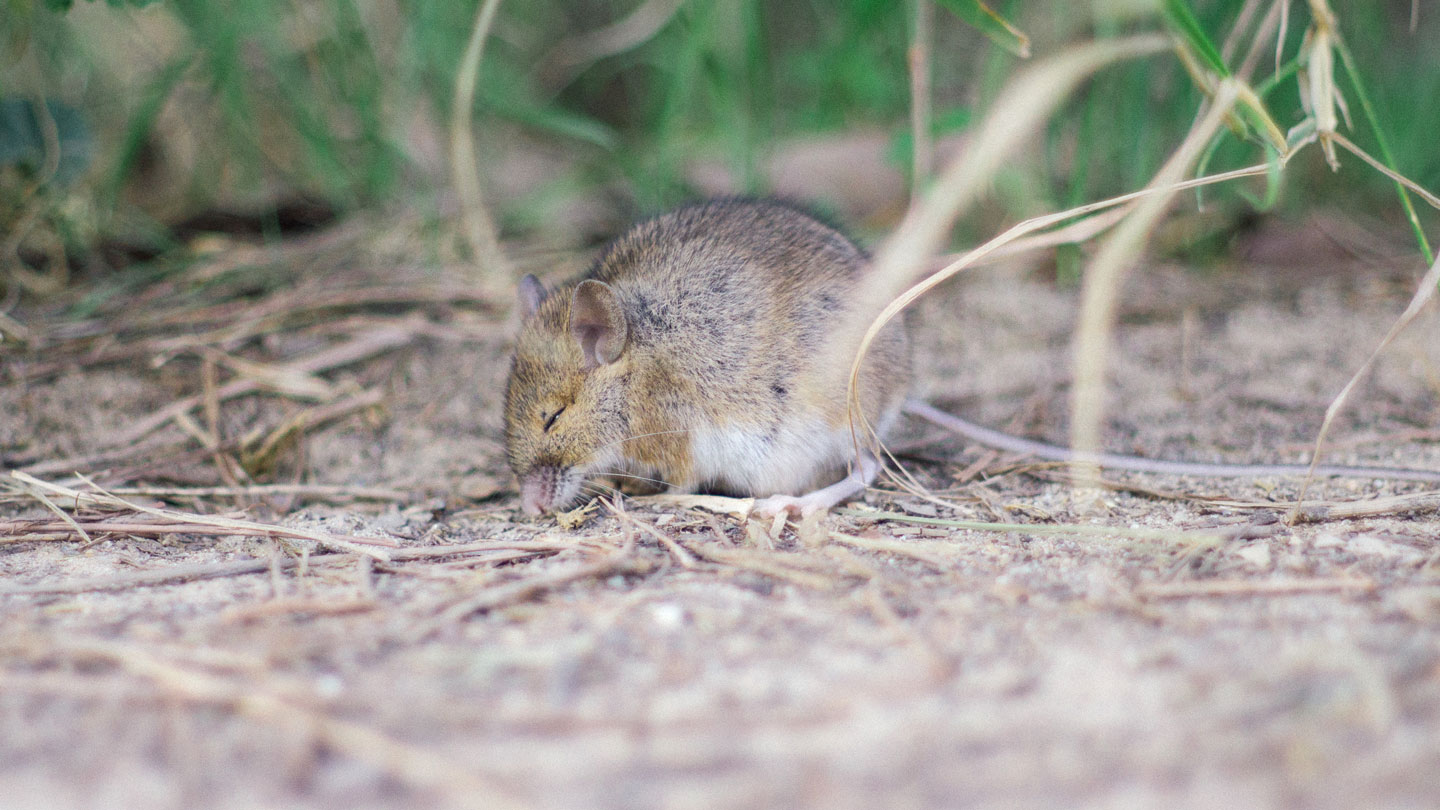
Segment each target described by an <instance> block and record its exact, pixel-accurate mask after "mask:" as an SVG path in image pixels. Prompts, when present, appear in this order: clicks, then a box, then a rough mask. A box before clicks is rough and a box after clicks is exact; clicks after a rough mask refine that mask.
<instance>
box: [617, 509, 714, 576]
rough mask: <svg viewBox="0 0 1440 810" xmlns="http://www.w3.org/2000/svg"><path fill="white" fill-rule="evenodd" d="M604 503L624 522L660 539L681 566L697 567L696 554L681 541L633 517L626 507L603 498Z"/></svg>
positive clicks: (661, 543)
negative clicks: (618, 505)
mask: <svg viewBox="0 0 1440 810" xmlns="http://www.w3.org/2000/svg"><path fill="white" fill-rule="evenodd" d="M602 503H605V505H606V506H608V507H609V509H610V514H612V515H614V516H615V517H617V518H619V519H620V520H621V521H622V522H624V523H628V524H630V525H631V526H634V527H635V528H637V529H639V530H641V531H643V532H645V533H646V534H648V535H650V536H651V537H654V538H655V539H656V540H659V541H660V545H662V546H664V547H665V548H666V549H667V550H669V552H670V555H671V556H672V557H674V558H675V562H678V563H680V566H681V567H682V568H694V567H695V557H694V555H692V554H691V553H690V552H688V551H686V550H685V549H684V548H683V547H682V546H681V545H680V544H679V543H677V542H675V540H674V539H673V538H671V537H670V536H669V535H667V534H666V533H664V532H662V531H660V530H659V529H658V528H656V527H654V526H651V525H650V524H649V523H646V522H645V521H643V520H640V519H638V518H635V517H631V516H630V514H629V513H627V512H626V511H625V510H624V509H620V508H617V507H616V506H614V505H612V504H610V503H609V502H608V501H603V500H602Z"/></svg>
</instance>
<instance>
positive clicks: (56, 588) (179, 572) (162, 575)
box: [0, 557, 299, 596]
mask: <svg viewBox="0 0 1440 810" xmlns="http://www.w3.org/2000/svg"><path fill="white" fill-rule="evenodd" d="M297 565H299V560H296V559H294V558H290V557H283V558H281V559H279V560H272V559H270V558H265V559H255V560H230V561H227V562H219V563H195V564H192V565H170V566H165V567H162V568H156V569H152V570H145V571H139V572H136V573H133V574H116V575H114V576H108V577H87V578H84V579H70V580H62V581H60V582H39V583H35V584H33V585H0V596H21V595H24V596H38V595H46V594H76V593H95V592H98V591H127V590H130V589H132V588H143V587H148V586H151V585H178V584H180V583H183V582H195V581H197V580H202V579H216V578H219V577H236V576H243V575H245V574H263V573H265V572H267V571H269V570H271V569H272V568H274V567H277V566H278V567H279V568H281V569H290V568H294V567H295V566H297Z"/></svg>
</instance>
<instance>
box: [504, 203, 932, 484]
mask: <svg viewBox="0 0 1440 810" xmlns="http://www.w3.org/2000/svg"><path fill="white" fill-rule="evenodd" d="M867 267H868V265H867V259H866V256H865V255H864V253H863V252H862V251H861V250H860V249H859V248H858V247H856V246H855V245H854V243H852V242H851V241H850V240H849V239H848V238H846V237H845V236H844V235H842V234H841V233H839V232H838V231H836V230H834V229H833V228H830V227H829V226H827V225H824V224H823V223H821V222H819V221H818V220H816V219H814V218H813V217H811V216H809V215H808V214H805V213H803V212H801V211H799V210H797V209H795V208H792V207H789V206H787V205H784V204H781V203H776V202H772V201H748V200H719V201H712V202H707V203H700V204H696V205H692V206H688V207H685V208H681V209H678V210H676V211H672V212H670V213H668V214H665V215H662V216H660V217H657V218H655V219H651V220H648V221H646V222H642V223H640V224H638V225H636V226H634V227H633V228H631V229H630V230H629V231H627V232H626V233H625V234H623V235H622V236H620V237H619V238H618V239H616V240H615V241H614V242H613V243H611V244H610V245H609V246H608V247H607V248H606V249H605V250H604V251H603V252H602V253H601V255H600V257H599V258H598V259H597V261H596V262H595V264H594V265H593V266H592V267H591V268H590V269H589V270H588V271H587V272H586V273H585V274H584V275H583V276H582V277H581V278H578V279H575V280H573V281H571V282H570V283H568V284H566V285H564V286H562V287H560V288H559V289H557V290H555V291H553V292H551V293H550V294H548V295H547V296H545V297H544V299H543V300H541V301H540V302H539V306H538V308H537V309H536V310H535V312H534V313H533V314H531V315H530V316H529V317H527V318H526V319H525V321H524V323H523V324H522V326H521V330H520V334H519V337H518V341H517V346H516V349H515V358H514V361H513V365H512V368H511V373H510V379H509V382H508V384H507V391H506V409H505V425H506V430H505V433H506V446H507V452H508V455H509V460H510V465H511V467H512V468H513V469H514V471H515V473H516V475H517V476H518V477H519V478H520V479H521V480H522V482H524V481H526V480H527V476H529V475H533V474H534V471H535V470H536V469H537V468H541V467H547V466H550V467H556V468H559V469H561V470H578V471H580V472H581V473H582V474H584V475H593V474H598V473H604V472H611V471H615V470H623V471H629V472H632V473H634V474H637V475H643V476H648V477H653V478H658V479H661V480H663V481H664V482H666V483H667V484H670V485H673V486H675V487H677V488H694V487H697V486H704V485H706V484H709V483H712V482H709V481H704V480H698V479H697V478H696V475H695V470H696V467H697V465H696V459H694V458H692V446H691V433H692V432H694V431H696V429H697V428H700V427H702V426H705V427H715V428H726V427H733V428H737V429H741V430H744V431H747V432H748V433H747V435H750V434H756V435H760V436H762V437H763V436H766V435H770V434H772V433H775V432H777V431H780V430H782V429H784V428H785V427H786V426H787V425H788V424H790V423H793V422H795V421H796V420H812V421H813V420H817V419H818V420H823V421H824V423H825V424H827V425H829V426H831V427H834V428H837V429H839V428H842V427H844V426H846V425H848V421H847V412H846V385H847V381H848V380H847V378H848V371H849V368H848V358H849V357H851V356H853V350H852V351H850V352H848V353H846V352H845V351H837V348H839V349H844V348H846V347H837V346H836V345H834V344H835V342H836V341H838V340H842V339H843V340H848V339H849V338H848V337H842V336H850V335H854V334H857V331H858V330H857V329H856V328H855V324H856V322H857V321H858V320H859V319H860V318H862V317H869V315H871V314H873V313H857V312H856V311H854V306H855V305H854V302H853V300H852V299H853V298H854V291H855V288H856V283H857V280H858V279H860V278H861V276H862V275H863V274H864V273H865V272H866V269H867ZM585 279H596V280H598V281H602V282H605V284H607V285H609V287H610V288H611V289H612V290H613V291H614V295H615V298H616V299H617V300H618V302H619V309H620V310H621V311H623V313H624V319H625V324H626V326H628V329H627V330H626V331H627V335H626V338H625V343H624V349H623V351H622V352H621V353H620V354H619V356H618V358H617V359H615V361H614V362H611V363H604V364H601V365H599V366H598V367H596V368H594V369H591V370H588V371H587V370H586V369H585V367H584V366H585V363H584V355H583V353H582V350H581V347H580V343H579V342H578V339H577V337H576V336H575V334H573V333H572V330H571V323H570V321H571V312H570V310H571V300H572V295H573V291H574V289H575V287H576V285H578V284H579V283H580V282H581V281H584V280H585ZM587 311H588V309H587ZM862 326H863V325H862ZM835 357H845V358H847V359H846V363H847V365H845V366H844V367H822V365H825V364H830V365H834V363H835V361H834V360H829V359H825V358H835ZM909 379H910V360H909V349H908V340H907V337H906V334H905V331H904V327H903V325H902V324H896V325H895V326H893V327H891V328H889V329H887V331H886V332H884V333H882V336H881V338H880V339H879V340H878V341H876V343H875V345H874V346H873V347H872V349H871V351H870V354H869V356H868V359H867V363H866V366H865V368H864V370H863V374H862V378H861V403H862V407H863V408H864V410H865V413H866V417H867V418H868V419H869V420H870V421H871V422H872V423H876V424H880V423H882V422H883V417H885V416H887V415H893V413H894V412H895V410H896V409H897V408H898V406H899V403H900V401H901V400H902V399H903V397H904V395H905V390H906V388H907V386H908V383H909ZM561 407H564V412H563V413H561V415H560V416H559V417H558V418H556V419H555V420H554V423H553V425H551V427H550V429H549V430H548V431H547V430H545V421H546V420H547V418H548V417H549V415H551V414H553V413H554V412H555V411H556V410H557V409H559V408H561ZM807 424H808V422H807ZM607 451H618V454H617V455H616V456H615V457H614V458H611V459H609V460H606V459H605V458H604V455H605V454H606V453H607ZM597 465H598V466H597ZM612 465H613V467H614V468H615V469H604V467H611V466H612ZM702 466H703V465H702ZM804 472H806V473H808V474H807V475H804V476H800V477H801V478H803V479H804V480H807V481H810V482H811V485H812V486H813V485H818V484H824V483H828V481H826V480H824V479H826V478H827V477H829V478H830V479H831V480H833V479H834V478H835V477H837V475H838V473H837V470H835V469H815V470H810V471H804ZM839 472H843V470H842V471H839ZM736 494H754V495H768V494H772V493H769V492H743V493H736ZM792 494H793V493H792ZM559 505H563V504H557V506H559Z"/></svg>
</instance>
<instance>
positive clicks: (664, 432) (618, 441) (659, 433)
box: [600, 428, 690, 450]
mask: <svg viewBox="0 0 1440 810" xmlns="http://www.w3.org/2000/svg"><path fill="white" fill-rule="evenodd" d="M689 432H690V428H677V429H675V430H657V431H655V432H653V433H640V434H638V435H635V436H627V437H625V438H623V439H616V440H615V441H613V442H609V443H608V444H605V445H602V446H601V448H600V449H602V450H604V449H606V448H610V447H614V446H615V445H617V444H624V443H625V442H633V441H635V440H636V439H648V438H650V437H651V436H666V435H669V434H671V433H689Z"/></svg>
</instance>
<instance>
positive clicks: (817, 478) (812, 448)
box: [690, 419, 855, 496]
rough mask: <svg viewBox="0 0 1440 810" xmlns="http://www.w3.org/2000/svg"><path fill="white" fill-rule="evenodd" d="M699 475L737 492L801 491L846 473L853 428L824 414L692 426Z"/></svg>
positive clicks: (705, 482) (706, 483) (711, 485)
mask: <svg viewBox="0 0 1440 810" xmlns="http://www.w3.org/2000/svg"><path fill="white" fill-rule="evenodd" d="M690 448H691V449H690V452H691V458H692V459H693V463H694V480H695V481H696V483H697V484H698V485H699V486H700V488H702V489H714V490H718V491H722V492H725V493H728V494H732V495H742V496H751V495H753V496H765V495H775V494H792V495H793V494H797V493H800V492H805V491H807V490H809V489H812V488H814V487H816V486H823V485H824V484H828V483H831V482H832V481H833V480H835V479H838V478H840V477H842V476H843V475H844V473H845V468H846V465H847V464H848V463H849V461H850V460H851V459H853V458H854V457H855V443H854V440H853V439H852V438H851V436H850V431H849V430H848V429H844V430H836V429H835V428H834V427H832V426H830V425H828V424H826V423H825V422H824V421H823V420H820V419H816V420H815V421H814V422H813V423H812V424H810V425H804V426H801V427H799V428H798V429H797V428H790V429H779V430H765V429H763V428H762V427H761V426H758V425H727V426H723V427H707V428H702V429H699V430H694V431H692V432H691V446H690Z"/></svg>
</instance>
